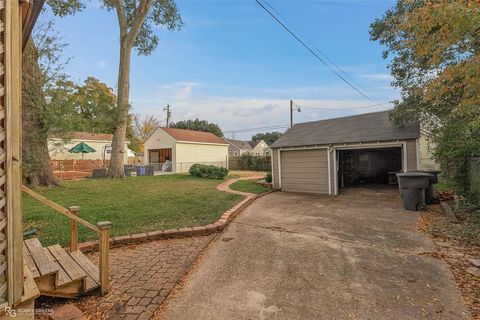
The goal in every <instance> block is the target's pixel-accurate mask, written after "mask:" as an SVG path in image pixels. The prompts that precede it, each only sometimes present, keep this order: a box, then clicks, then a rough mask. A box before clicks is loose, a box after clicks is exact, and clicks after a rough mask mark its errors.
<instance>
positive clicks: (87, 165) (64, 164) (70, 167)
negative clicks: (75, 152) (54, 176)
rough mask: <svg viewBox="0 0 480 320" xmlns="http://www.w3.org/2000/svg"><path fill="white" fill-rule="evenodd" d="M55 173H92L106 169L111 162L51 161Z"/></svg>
mask: <svg viewBox="0 0 480 320" xmlns="http://www.w3.org/2000/svg"><path fill="white" fill-rule="evenodd" d="M50 164H51V166H52V170H53V171H81V172H88V173H92V171H93V170H94V169H103V168H106V167H107V166H108V165H109V164H110V161H109V160H105V161H103V160H51V161H50Z"/></svg>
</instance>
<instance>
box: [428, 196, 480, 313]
mask: <svg viewBox="0 0 480 320" xmlns="http://www.w3.org/2000/svg"><path fill="white" fill-rule="evenodd" d="M453 209H454V211H455V214H456V216H457V218H458V220H459V223H458V224H452V223H450V222H449V221H448V219H447V218H446V216H445V212H444V211H443V209H442V207H441V206H440V205H432V206H430V207H429V210H428V211H427V212H425V213H424V214H423V216H422V220H421V223H420V226H419V228H420V229H421V230H422V231H424V232H425V233H426V234H428V235H429V236H430V237H431V238H432V240H433V241H434V243H435V245H436V246H435V247H436V250H435V251H434V252H430V253H428V254H427V255H429V256H432V257H434V258H437V259H441V260H444V261H445V262H446V263H447V264H448V265H449V266H450V269H451V270H452V273H453V275H454V278H455V281H456V283H457V286H458V288H459V289H460V291H461V294H462V298H463V300H464V302H465V304H466V305H467V306H468V307H469V309H470V311H471V313H472V318H473V319H480V268H478V267H475V266H474V262H475V261H476V260H478V261H479V262H480V211H479V210H478V209H477V210H475V209H473V208H471V207H469V206H468V204H466V203H464V202H455V203H454V205H453ZM476 272H478V274H474V273H476Z"/></svg>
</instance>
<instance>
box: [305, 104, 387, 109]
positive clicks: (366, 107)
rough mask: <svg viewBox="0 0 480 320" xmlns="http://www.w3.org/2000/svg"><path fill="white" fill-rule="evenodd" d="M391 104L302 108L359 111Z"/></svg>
mask: <svg viewBox="0 0 480 320" xmlns="http://www.w3.org/2000/svg"><path fill="white" fill-rule="evenodd" d="M387 104H391V103H390V102H383V103H376V104H370V105H366V106H358V107H337V108H325V107H312V106H304V105H300V107H302V108H308V109H319V110H335V111H337V110H359V109H368V108H373V107H380V106H383V105H387Z"/></svg>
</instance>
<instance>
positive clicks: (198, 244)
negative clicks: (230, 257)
mask: <svg viewBox="0 0 480 320" xmlns="http://www.w3.org/2000/svg"><path fill="white" fill-rule="evenodd" d="M214 237H215V235H209V236H199V237H190V238H182V239H168V240H159V241H153V242H147V243H143V244H139V245H129V246H123V247H119V248H114V249H112V250H111V251H110V265H111V270H110V274H111V282H110V284H111V291H110V293H109V294H108V295H106V296H105V297H94V298H91V299H94V301H92V300H90V299H87V300H84V299H82V300H84V301H82V300H79V301H78V303H75V304H76V305H77V306H78V307H79V308H80V309H81V310H82V311H83V312H84V314H85V316H86V317H90V318H92V319H93V318H95V319H97V318H99V315H100V317H102V318H107V319H128V320H130V319H150V317H151V316H152V315H153V313H154V312H155V310H156V309H157V308H158V307H159V306H160V304H161V303H162V302H163V300H164V299H165V297H167V295H168V294H169V293H170V291H171V290H172V289H173V287H174V286H175V284H176V283H177V282H178V281H179V280H180V278H181V277H182V276H183V275H184V274H185V272H186V271H187V269H188V267H189V266H190V265H191V263H192V262H193V261H194V260H195V258H196V257H197V256H198V254H199V253H200V252H201V251H202V250H203V249H204V248H205V247H206V246H207V244H208V243H209V242H210V240H212V239H213V238H214ZM89 258H90V259H91V260H92V261H94V262H95V263H97V262H98V253H91V254H89ZM92 305H95V308H94V309H96V310H92V308H91V306H92Z"/></svg>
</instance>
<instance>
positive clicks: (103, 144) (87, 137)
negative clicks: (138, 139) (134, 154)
mask: <svg viewBox="0 0 480 320" xmlns="http://www.w3.org/2000/svg"><path fill="white" fill-rule="evenodd" d="M112 139H113V134H106V133H91V132H71V133H69V134H68V135H67V137H66V139H61V138H55V137H51V138H49V139H48V151H49V153H50V159H52V160H73V159H75V160H81V159H82V154H81V153H70V152H68V150H70V149H71V148H73V147H74V146H76V145H77V144H78V143H80V142H85V143H86V144H88V145H89V146H90V147H92V148H93V149H95V152H92V153H85V154H83V159H84V160H104V161H105V160H110V156H111V154H112ZM128 143H129V141H127V142H125V149H124V163H125V164H127V163H128V156H129V154H130V155H131V150H130V151H129V149H128Z"/></svg>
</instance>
